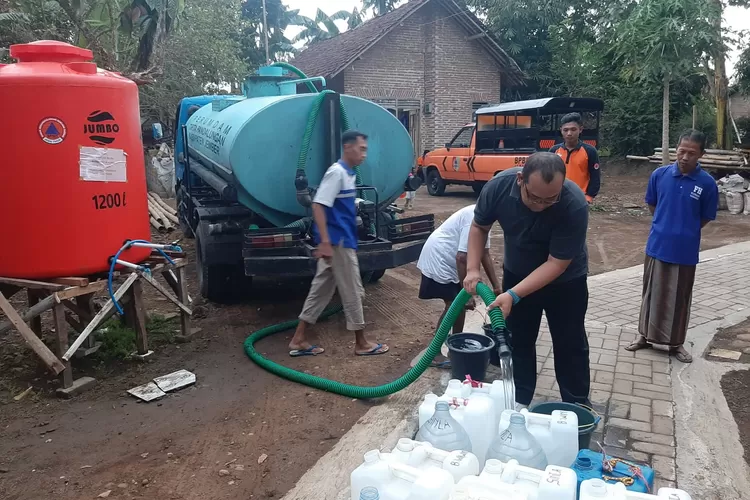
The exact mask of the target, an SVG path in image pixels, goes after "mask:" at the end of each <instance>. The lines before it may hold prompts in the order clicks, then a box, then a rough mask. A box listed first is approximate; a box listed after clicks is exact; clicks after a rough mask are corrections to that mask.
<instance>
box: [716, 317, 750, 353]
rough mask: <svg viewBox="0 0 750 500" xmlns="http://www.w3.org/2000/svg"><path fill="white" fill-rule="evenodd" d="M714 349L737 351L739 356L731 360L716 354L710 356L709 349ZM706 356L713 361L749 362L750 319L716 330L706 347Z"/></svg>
mask: <svg viewBox="0 0 750 500" xmlns="http://www.w3.org/2000/svg"><path fill="white" fill-rule="evenodd" d="M714 349H723V350H726V351H733V352H735V353H738V354H739V355H740V357H739V359H737V360H731V359H726V358H721V357H718V356H710V353H711V351H713V350H714ZM706 356H707V357H708V358H709V359H710V360H711V361H715V362H726V363H735V362H739V363H750V320H746V321H743V322H742V323H739V324H737V325H734V326H732V327H730V328H723V329H721V330H719V331H718V332H716V334H715V335H714V337H713V339H711V344H710V345H709V346H708V349H706Z"/></svg>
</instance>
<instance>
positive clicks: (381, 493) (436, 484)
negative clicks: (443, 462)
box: [350, 450, 455, 500]
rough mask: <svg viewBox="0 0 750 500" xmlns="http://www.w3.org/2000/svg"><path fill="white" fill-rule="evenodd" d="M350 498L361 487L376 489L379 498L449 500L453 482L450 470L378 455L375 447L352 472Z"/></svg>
mask: <svg viewBox="0 0 750 500" xmlns="http://www.w3.org/2000/svg"><path fill="white" fill-rule="evenodd" d="M350 481H351V483H350V484H351V500H360V494H361V493H362V491H363V490H366V489H367V488H370V490H369V491H374V490H377V494H378V497H377V498H378V499H379V500H448V498H449V495H450V491H451V488H453V485H454V484H455V483H454V481H453V476H452V475H451V474H450V472H448V471H446V470H443V469H439V468H437V467H429V468H427V469H424V470H420V469H417V468H415V467H410V466H408V465H404V464H401V463H398V462H394V461H392V460H386V459H384V458H383V457H381V454H380V452H379V451H378V450H371V451H368V452H367V453H365V461H364V463H363V464H362V465H360V466H359V467H357V468H356V469H354V471H352V474H351V477H350Z"/></svg>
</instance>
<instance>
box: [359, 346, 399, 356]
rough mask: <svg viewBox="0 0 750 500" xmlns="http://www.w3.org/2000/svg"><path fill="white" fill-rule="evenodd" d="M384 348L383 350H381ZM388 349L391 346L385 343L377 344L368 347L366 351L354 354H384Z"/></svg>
mask: <svg viewBox="0 0 750 500" xmlns="http://www.w3.org/2000/svg"><path fill="white" fill-rule="evenodd" d="M384 348H385V350H383V349H384ZM390 350H391V348H390V347H388V346H387V345H386V346H384V345H383V344H378V345H377V346H375V347H374V348H372V349H370V350H369V351H367V352H358V353H354V354H356V355H357V356H377V355H378V354H385V353H387V352H388V351H390Z"/></svg>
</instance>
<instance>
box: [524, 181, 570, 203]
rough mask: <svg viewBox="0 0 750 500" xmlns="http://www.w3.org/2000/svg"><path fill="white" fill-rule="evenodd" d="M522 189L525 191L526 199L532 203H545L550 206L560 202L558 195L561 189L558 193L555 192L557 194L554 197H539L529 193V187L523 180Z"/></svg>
mask: <svg viewBox="0 0 750 500" xmlns="http://www.w3.org/2000/svg"><path fill="white" fill-rule="evenodd" d="M523 189H524V191H526V199H527V200H528V201H529V203H531V204H532V205H547V206H552V205H554V204H556V203H559V202H560V195H561V194H562V191H560V192H559V193H557V196H555V197H554V198H540V197H538V196H535V195H533V194H531V193H529V188H528V186H527V185H526V183H525V182H524V183H523Z"/></svg>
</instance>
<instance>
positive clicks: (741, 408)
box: [721, 370, 750, 465]
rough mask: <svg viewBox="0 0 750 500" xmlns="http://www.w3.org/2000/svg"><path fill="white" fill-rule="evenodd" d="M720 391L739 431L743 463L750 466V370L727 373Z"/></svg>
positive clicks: (722, 379)
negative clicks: (742, 449) (743, 450)
mask: <svg viewBox="0 0 750 500" xmlns="http://www.w3.org/2000/svg"><path fill="white" fill-rule="evenodd" d="M721 389H722V391H723V392H724V396H725V397H726V399H727V403H728V404H729V409H730V410H731V411H732V415H733V416H734V420H735V422H737V427H739V429H740V442H741V443H742V447H743V448H744V449H745V462H747V463H748V465H750V370H738V371H733V372H729V373H727V374H726V375H724V376H723V377H722V378H721Z"/></svg>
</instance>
